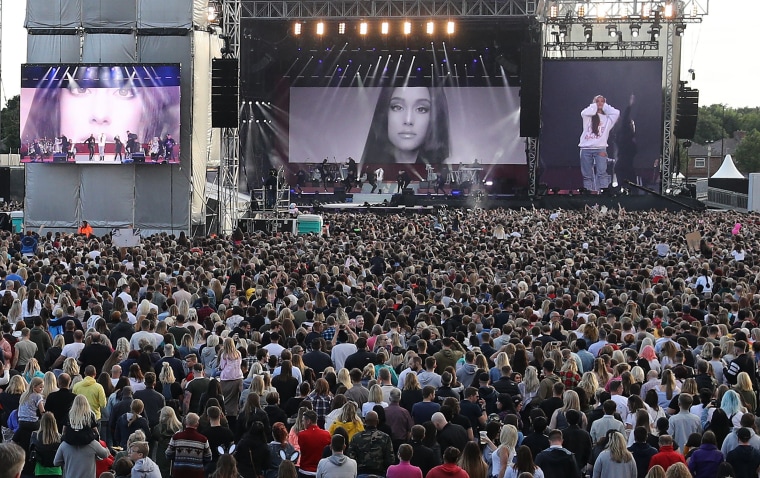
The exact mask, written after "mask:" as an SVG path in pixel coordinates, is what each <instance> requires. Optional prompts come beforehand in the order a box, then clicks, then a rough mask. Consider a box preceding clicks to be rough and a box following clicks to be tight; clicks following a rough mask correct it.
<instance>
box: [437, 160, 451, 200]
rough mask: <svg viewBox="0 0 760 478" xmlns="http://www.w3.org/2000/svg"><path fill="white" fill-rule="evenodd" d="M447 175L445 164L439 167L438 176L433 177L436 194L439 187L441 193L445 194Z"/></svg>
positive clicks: (447, 169)
mask: <svg viewBox="0 0 760 478" xmlns="http://www.w3.org/2000/svg"><path fill="white" fill-rule="evenodd" d="M448 177H449V168H448V167H446V165H443V166H442V167H441V171H440V172H439V173H438V177H436V179H435V193H436V194H438V190H439V189H440V190H441V192H442V193H443V194H446V188H445V186H446V180H447V179H448Z"/></svg>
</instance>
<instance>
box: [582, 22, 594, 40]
mask: <svg viewBox="0 0 760 478" xmlns="http://www.w3.org/2000/svg"><path fill="white" fill-rule="evenodd" d="M583 36H584V37H586V41H587V42H591V40H593V39H594V26H593V25H591V24H590V23H586V24H584V25H583Z"/></svg>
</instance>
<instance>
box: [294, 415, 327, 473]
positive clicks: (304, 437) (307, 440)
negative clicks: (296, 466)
mask: <svg viewBox="0 0 760 478" xmlns="http://www.w3.org/2000/svg"><path fill="white" fill-rule="evenodd" d="M330 439H331V437H330V432H328V431H327V430H322V429H321V428H319V427H318V426H316V425H312V426H310V427H309V428H307V429H306V430H301V432H300V433H299V434H298V446H299V447H300V448H301V469H302V470H304V471H311V472H316V471H317V465H318V464H319V460H321V459H322V452H323V451H324V450H325V447H326V446H327V445H329V444H330Z"/></svg>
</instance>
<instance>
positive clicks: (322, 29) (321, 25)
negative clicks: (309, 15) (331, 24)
mask: <svg viewBox="0 0 760 478" xmlns="http://www.w3.org/2000/svg"><path fill="white" fill-rule="evenodd" d="M324 34H325V24H324V23H323V22H319V23H317V35H324Z"/></svg>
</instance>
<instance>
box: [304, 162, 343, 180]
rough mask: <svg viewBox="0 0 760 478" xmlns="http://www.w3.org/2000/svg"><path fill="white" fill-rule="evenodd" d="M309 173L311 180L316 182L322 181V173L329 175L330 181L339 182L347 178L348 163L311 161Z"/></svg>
mask: <svg viewBox="0 0 760 478" xmlns="http://www.w3.org/2000/svg"><path fill="white" fill-rule="evenodd" d="M323 171H324V172H323ZM308 174H309V178H310V180H311V181H314V182H321V181H322V175H323V174H324V175H326V176H327V182H328V183H333V182H334V183H338V182H341V181H344V180H345V179H346V176H347V175H348V165H346V164H339V163H310V164H309V173H308Z"/></svg>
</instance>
